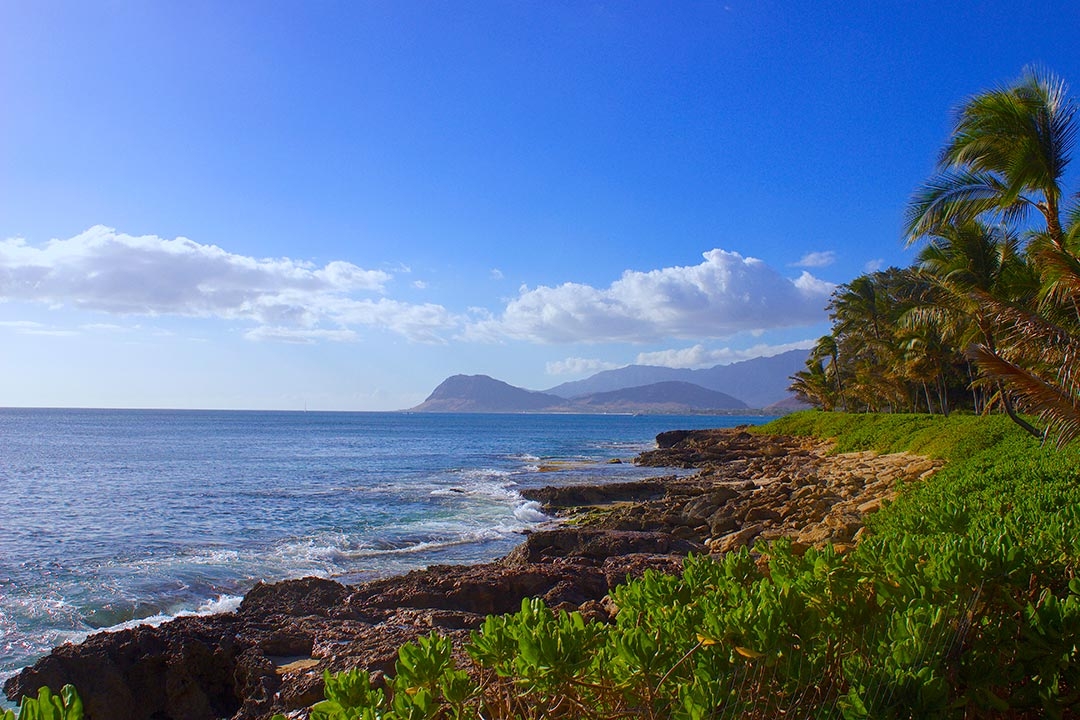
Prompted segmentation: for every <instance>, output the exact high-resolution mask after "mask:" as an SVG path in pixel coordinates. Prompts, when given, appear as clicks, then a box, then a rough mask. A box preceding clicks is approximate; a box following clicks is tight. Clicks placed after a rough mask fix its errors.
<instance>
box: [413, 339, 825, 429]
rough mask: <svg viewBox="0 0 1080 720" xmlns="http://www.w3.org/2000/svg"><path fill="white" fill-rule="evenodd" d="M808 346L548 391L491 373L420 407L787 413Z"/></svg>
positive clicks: (625, 373)
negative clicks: (793, 381) (517, 384)
mask: <svg viewBox="0 0 1080 720" xmlns="http://www.w3.org/2000/svg"><path fill="white" fill-rule="evenodd" d="M807 353H808V351H806V350H791V351H788V352H786V353H783V354H781V355H774V356H772V357H767V358H754V359H752V360H745V361H743V362H738V363H732V364H731V365H717V366H715V367H712V368H708V369H702V370H685V369H677V368H666V367H657V366H650V365H630V366H627V367H624V368H620V369H618V370H607V371H604V372H601V373H597V374H596V375H593V376H592V377H589V378H586V379H584V380H577V381H574V382H568V383H563V384H561V385H557V386H556V387H553V388H551V389H550V390H547V391H544V392H537V391H534V390H526V389H524V388H519V387H515V386H513V385H510V384H508V383H505V382H502V381H501V380H496V379H494V378H491V377H488V376H486V375H454V376H453V377H449V378H447V379H446V380H444V381H443V382H442V383H441V384H440V385H439V386H438V387H437V388H435V390H434V391H433V392H432V393H431V395H429V396H428V398H427V399H426V400H425V401H424V402H422V403H421V404H420V405H417V406H416V407H414V408H412V411H414V412H582V413H605V412H628V413H672V414H692V413H725V412H728V413H730V412H738V411H740V410H748V409H751V408H754V409H767V410H768V409H772V410H782V411H787V410H790V409H793V407H792V405H793V404H794V405H795V406H796V407H798V406H800V404H799V403H798V402H797V401H796V402H795V403H793V402H792V397H791V393H790V392H788V390H787V388H788V385H790V383H791V379H790V376H791V375H793V374H794V373H795V372H797V371H798V370H801V369H803V368H804V367H805V362H806V357H807Z"/></svg>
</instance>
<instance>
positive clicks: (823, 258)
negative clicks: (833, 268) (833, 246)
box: [791, 250, 836, 268]
mask: <svg viewBox="0 0 1080 720" xmlns="http://www.w3.org/2000/svg"><path fill="white" fill-rule="evenodd" d="M834 262H836V253H835V252H834V251H832V250H824V251H818V252H810V253H806V254H805V255H803V256H802V258H800V259H799V261H798V262H794V263H791V264H792V265H793V266H794V267H806V268H818V267H828V266H829V265H832V264H833V263H834Z"/></svg>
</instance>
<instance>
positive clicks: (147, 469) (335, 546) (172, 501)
mask: <svg viewBox="0 0 1080 720" xmlns="http://www.w3.org/2000/svg"><path fill="white" fill-rule="evenodd" d="M762 420H763V418H759V417H703V416H686V417H683V416H641V417H636V416H627V415H466V414H461V415H457V414H454V415H441V414H406V413H322V412H310V413H307V412H239V411H237V412H226V411H176V410H49V409H0V677H3V676H7V675H9V674H11V673H12V672H14V671H16V670H17V669H19V668H21V667H23V666H25V665H27V664H29V663H32V662H33V661H34V660H36V659H37V658H38V657H41V656H42V655H44V654H45V653H47V652H48V651H49V650H50V649H51V648H52V647H54V646H56V645H58V644H61V643H63V642H69V641H75V642H77V641H79V640H81V639H82V638H84V637H85V636H86V635H87V634H89V633H91V632H94V631H97V630H100V629H105V628H115V627H117V626H126V625H130V624H132V623H137V622H151V623H153V622H161V621H163V620H166V619H168V618H170V617H175V616H177V615H180V614H185V613H206V612H215V611H225V610H229V609H232V608H234V607H235V606H236V605H237V604H238V602H239V599H240V597H241V596H242V594H243V593H244V592H245V591H247V590H248V589H249V588H250V587H251V586H252V585H254V584H255V583H256V582H257V581H259V580H268V581H272V580H281V579H285V578H290V577H301V576H304V575H319V576H324V577H339V578H341V579H343V580H344V581H347V582H348V581H358V580H362V579H367V578H371V577H376V576H382V575H388V574H394V573H400V572H405V571H408V570H411V569H415V568H419V567H424V566H426V565H429V564H433V563H458V562H479V561H484V560H489V559H492V558H495V557H498V556H500V555H503V554H505V553H506V552H508V551H509V550H510V549H512V548H513V547H514V546H515V545H516V544H517V543H518V542H520V540H521V533H522V531H524V530H526V529H528V528H530V527H537V526H538V525H539V524H540V523H543V522H545V521H548V520H549V518H546V517H545V516H544V515H543V514H542V513H541V512H540V510H539V508H538V507H537V506H536V505H535V504H533V503H528V502H525V501H524V500H523V499H522V498H521V496H520V495H519V494H518V491H519V490H521V489H522V488H526V487H532V486H541V485H553V484H568V483H574V482H585V481H594V480H611V481H615V480H627V479H635V478H641V477H649V476H653V475H656V474H659V473H658V472H657V471H656V470H655V469H642V468H636V467H634V466H633V465H632V464H629V463H624V464H609V463H608V462H607V461H608V460H610V459H612V458H620V459H624V460H629V459H630V458H632V457H633V456H634V455H636V454H637V453H638V452H640V451H641V450H644V449H648V448H650V447H652V446H653V439H654V437H655V436H656V434H657V433H659V432H662V431H664V430H671V429H676V428H683V429H693V428H702V427H724V426H733V425H737V424H741V423H755V422H761V421H762Z"/></svg>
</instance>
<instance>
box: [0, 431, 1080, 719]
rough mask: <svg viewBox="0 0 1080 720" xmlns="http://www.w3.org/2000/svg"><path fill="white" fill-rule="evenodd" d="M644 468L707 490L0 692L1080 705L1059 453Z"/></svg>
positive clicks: (199, 623) (966, 709)
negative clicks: (484, 559) (505, 552)
mask: <svg viewBox="0 0 1080 720" xmlns="http://www.w3.org/2000/svg"><path fill="white" fill-rule="evenodd" d="M658 445H659V447H658V449H657V450H656V451H652V452H648V453H644V454H643V455H642V456H640V457H639V458H638V462H640V463H642V464H646V465H650V466H656V467H663V466H678V467H693V468H696V469H697V470H698V472H697V473H696V474H693V475H690V476H686V477H678V478H675V477H667V478H658V479H653V480H644V481H637V482H631V483H618V484H614V485H604V484H600V485H584V486H577V487H569V488H567V487H553V488H545V489H542V490H537V491H534V492H533V495H534V498H535V499H536V500H538V501H540V502H542V503H543V504H544V505H545V507H546V508H547V510H548V511H549V512H552V513H556V514H560V515H563V516H564V522H563V523H562V524H561V525H559V526H558V527H555V528H552V529H550V530H543V531H538V532H535V533H532V534H530V535H529V536H527V537H526V539H525V542H524V543H522V545H521V546H519V548H518V549H517V550H515V551H514V552H512V553H511V554H510V555H509V556H507V557H505V558H503V559H502V560H499V561H496V562H493V563H486V564H483V565H475V566H435V567H431V568H428V569H427V570H422V571H414V572H412V573H409V574H407V575H404V576H400V577H396V578H387V579H383V580H376V581H373V582H368V583H364V584H362V585H357V586H352V587H346V586H343V585H340V584H338V583H335V582H333V581H330V580H320V579H315V578H306V579H302V580H294V581H286V582H282V583H276V584H272V585H259V586H257V587H256V588H255V589H253V590H252V591H251V592H250V593H248V595H247V597H245V599H244V601H243V603H242V604H241V606H240V608H239V610H238V611H237V612H236V613H233V614H229V615H219V616H211V617H195V618H183V619H179V620H175V621H173V622H170V623H168V624H166V625H162V626H160V627H158V628H149V627H140V628H135V629H132V630H126V631H122V632H118V633H104V634H100V635H96V636H93V637H91V638H89V639H88V640H87V641H85V642H84V643H83V644H81V645H79V646H65V647H61V648H58V649H56V650H55V651H54V652H53V653H52V654H51V655H50V656H48V657H46V658H44V659H42V660H41V661H40V662H38V663H37V664H36V665H35V666H34V667H33V668H29V669H27V670H24V671H23V672H22V673H21V674H20V675H18V676H16V677H15V678H13V679H11V680H10V681H9V682H8V683H7V685H6V687H5V690H6V692H7V693H8V694H9V696H12V695H14V696H18V695H22V694H26V695H35V694H36V693H37V688H38V687H41V686H51V687H53V688H60V687H61V686H62V685H64V684H67V683H72V684H74V685H75V687H76V688H78V689H79V692H80V694H81V695H82V698H83V704H84V707H85V710H86V714H87V717H89V718H91V720H103V719H104V718H110V719H112V720H126V719H128V718H132V719H134V718H147V719H149V718H177V719H179V718H184V719H189V718H190V719H191V720H195V719H202V718H206V719H209V718H225V717H231V718H238V719H239V718H245V719H246V718H270V717H271V716H273V715H274V714H275V713H282V714H285V715H286V716H287V717H307V716H308V712H309V711H308V710H307V708H309V707H310V706H312V705H314V706H315V708H316V709H315V710H314V711H311V713H310V716H311V717H312V718H316V719H319V718H324V719H327V720H330V719H337V718H353V717H357V718H380V717H382V718H405V717H409V718H444V717H445V718H450V717H485V718H492V717H500V718H503V717H505V718H509V717H528V718H541V717H575V718H576V717H595V718H608V717H655V718H660V717H685V718H706V717H732V716H734V717H744V716H745V717H762V718H765V717H776V716H778V715H779V714H780V713H790V712H796V713H797V714H798V715H799V716H800V717H802V716H810V717H974V716H978V717H987V716H991V717H992V716H998V717H1033V718H1034V717H1065V716H1068V715H1070V714H1071V713H1073V712H1075V711H1076V710H1077V709H1078V708H1080V706H1078V690H1080V674H1078V670H1077V667H1078V666H1077V660H1078V659H1080V658H1077V657H1076V655H1077V648H1076V644H1075V638H1076V637H1080V581H1077V580H1076V579H1075V572H1076V560H1077V558H1078V557H1080V532H1077V530H1078V529H1080V483H1078V482H1077V481H1078V480H1080V477H1078V475H1080V450H1078V449H1077V448H1076V447H1075V445H1070V446H1067V447H1065V448H1064V449H1062V450H1052V449H1049V448H1045V447H1042V446H1040V444H1039V443H1038V442H1037V441H1035V440H1034V439H1032V438H1030V437H1028V436H1026V435H1025V434H1024V433H1023V432H1022V431H1021V430H1019V428H1017V427H1016V426H1014V425H1012V424H1011V423H1010V422H1009V421H1008V420H1007V419H1006V418H1004V417H1001V416H991V417H974V416H969V415H958V414H953V415H951V416H949V417H944V416H940V415H938V416H929V415H901V414H891V415H890V414H883V415H849V414H842V413H821V412H813V411H810V412H803V413H796V414H793V415H789V416H787V417H785V418H781V419H779V420H776V421H773V422H772V423H770V424H769V425H767V426H760V427H757V428H743V429H735V430H727V431H683V432H672V433H663V434H661V435H660V436H659V437H658ZM688 555H689V557H687V556H688ZM369 673H370V675H369ZM324 697H325V698H327V699H324Z"/></svg>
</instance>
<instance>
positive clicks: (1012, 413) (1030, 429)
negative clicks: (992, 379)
mask: <svg viewBox="0 0 1080 720" xmlns="http://www.w3.org/2000/svg"><path fill="white" fill-rule="evenodd" d="M997 388H998V394H999V395H1000V396H1001V405H1002V407H1004V408H1005V414H1006V415H1008V416H1009V419H1010V420H1012V421H1013V422H1014V423H1016V424H1017V425H1019V426H1020V427H1022V428H1023V429H1024V430H1025V431H1026V432H1027V433H1028V434H1029V435H1031V436H1032V437H1035V438H1038V439H1039V440H1040V441H1042V440H1045V439H1046V435H1045V434H1044V433H1041V432H1039V431H1038V430H1036V429H1035V427H1034V426H1033V425H1032V424H1031V423H1029V422H1028V421H1027V420H1025V419H1024V418H1022V417H1020V416H1019V415H1017V414H1016V408H1014V407H1013V404H1012V399H1011V398H1010V397H1009V396H1008V395H1007V394H1006V393H1005V388H1004V386H1003V385H1002V384H1001V383H1000V382H999V383H998V384H997Z"/></svg>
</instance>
